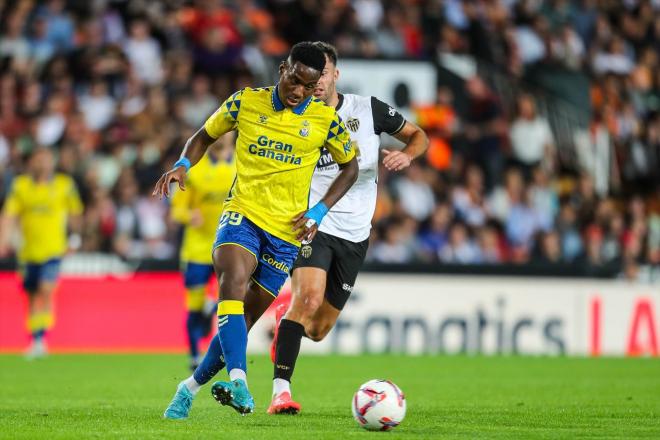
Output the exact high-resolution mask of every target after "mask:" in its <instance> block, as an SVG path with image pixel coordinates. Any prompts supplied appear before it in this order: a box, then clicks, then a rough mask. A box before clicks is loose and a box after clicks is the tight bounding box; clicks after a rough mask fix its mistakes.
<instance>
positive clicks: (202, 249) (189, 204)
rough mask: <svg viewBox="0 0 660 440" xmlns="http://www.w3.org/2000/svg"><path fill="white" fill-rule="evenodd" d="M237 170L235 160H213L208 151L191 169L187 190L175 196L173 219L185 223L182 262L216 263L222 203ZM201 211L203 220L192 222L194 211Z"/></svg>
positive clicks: (187, 179)
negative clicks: (216, 232)
mask: <svg viewBox="0 0 660 440" xmlns="http://www.w3.org/2000/svg"><path fill="white" fill-rule="evenodd" d="M235 174H236V169H235V167H234V163H233V162H226V161H223V160H218V161H213V160H212V159H211V158H210V157H209V155H208V154H205V155H204V157H202V159H201V160H200V161H199V162H198V163H197V164H196V165H195V166H194V167H192V168H191V169H190V173H188V176H187V178H186V190H185V191H181V190H179V189H178V187H177V189H176V190H175V192H174V195H173V196H172V211H171V215H172V219H174V220H175V221H176V222H178V223H181V224H183V225H184V226H185V229H184V231H183V242H182V243H181V256H180V257H181V261H183V262H189V263H198V264H212V257H211V249H212V247H213V241H214V240H215V231H216V228H217V226H218V219H219V218H220V214H221V213H222V204H223V202H224V200H225V199H226V198H227V195H228V194H229V190H230V189H231V185H232V182H233V181H234V176H235ZM195 210H197V211H199V215H200V217H201V219H202V220H201V221H202V223H201V224H200V225H196V226H193V225H191V224H190V220H191V217H192V213H193V211H195Z"/></svg>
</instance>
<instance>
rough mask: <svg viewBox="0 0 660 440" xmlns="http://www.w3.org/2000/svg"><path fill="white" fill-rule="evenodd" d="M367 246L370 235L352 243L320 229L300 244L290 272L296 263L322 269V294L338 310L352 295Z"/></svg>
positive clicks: (299, 265) (300, 265) (294, 268)
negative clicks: (324, 274)
mask: <svg viewBox="0 0 660 440" xmlns="http://www.w3.org/2000/svg"><path fill="white" fill-rule="evenodd" d="M368 247H369V239H366V240H364V241H361V242H359V243H353V242H352V241H349V240H344V239H343V238H339V237H335V236H334V235H330V234H325V233H323V232H321V231H319V232H317V233H316V236H315V237H314V240H312V242H311V243H309V244H307V245H302V247H301V248H300V252H298V258H296V262H295V263H293V269H292V272H293V271H294V270H296V269H297V268H299V267H318V268H319V269H323V270H325V271H326V272H327V273H328V277H327V279H326V283H325V297H326V299H327V300H328V302H329V303H330V304H332V306H333V307H335V308H337V310H341V309H343V308H344V305H345V304H346V301H348V297H349V296H351V292H352V291H353V285H354V284H355V280H356V279H357V275H358V272H359V271H360V268H361V267H362V263H364V259H365V257H366V256H367V248H368Z"/></svg>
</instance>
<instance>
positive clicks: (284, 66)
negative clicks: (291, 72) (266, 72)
mask: <svg viewBox="0 0 660 440" xmlns="http://www.w3.org/2000/svg"><path fill="white" fill-rule="evenodd" d="M284 70H286V61H282V62H281V63H280V68H279V72H280V75H281V74H283V73H284Z"/></svg>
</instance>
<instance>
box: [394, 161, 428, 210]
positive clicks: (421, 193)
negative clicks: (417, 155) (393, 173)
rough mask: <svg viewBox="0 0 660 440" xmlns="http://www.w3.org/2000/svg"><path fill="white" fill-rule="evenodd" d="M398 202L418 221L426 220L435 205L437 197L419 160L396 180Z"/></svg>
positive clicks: (395, 187) (395, 188)
mask: <svg viewBox="0 0 660 440" xmlns="http://www.w3.org/2000/svg"><path fill="white" fill-rule="evenodd" d="M394 190H395V195H396V198H397V202H398V203H399V204H400V206H401V208H402V209H403V211H404V212H405V213H406V214H407V215H409V216H411V217H412V218H414V219H415V220H417V221H422V220H425V219H426V218H427V217H428V216H429V215H431V212H433V208H434V206H435V197H434V195H433V191H432V190H431V187H430V186H429V184H428V182H427V181H426V179H425V176H424V170H423V169H422V167H421V165H420V164H419V163H418V162H413V163H411V164H410V166H409V167H408V168H406V170H405V173H404V175H403V176H402V177H400V178H398V179H397V180H396V181H395V182H394Z"/></svg>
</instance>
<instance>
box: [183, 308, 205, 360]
mask: <svg viewBox="0 0 660 440" xmlns="http://www.w3.org/2000/svg"><path fill="white" fill-rule="evenodd" d="M201 322H202V312H193V311H190V312H188V319H186V330H187V331H188V346H189V347H190V357H191V358H192V359H193V360H194V359H197V356H199V340H200V339H201V338H202V335H203V330H202V328H201V326H200V324H201Z"/></svg>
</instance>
